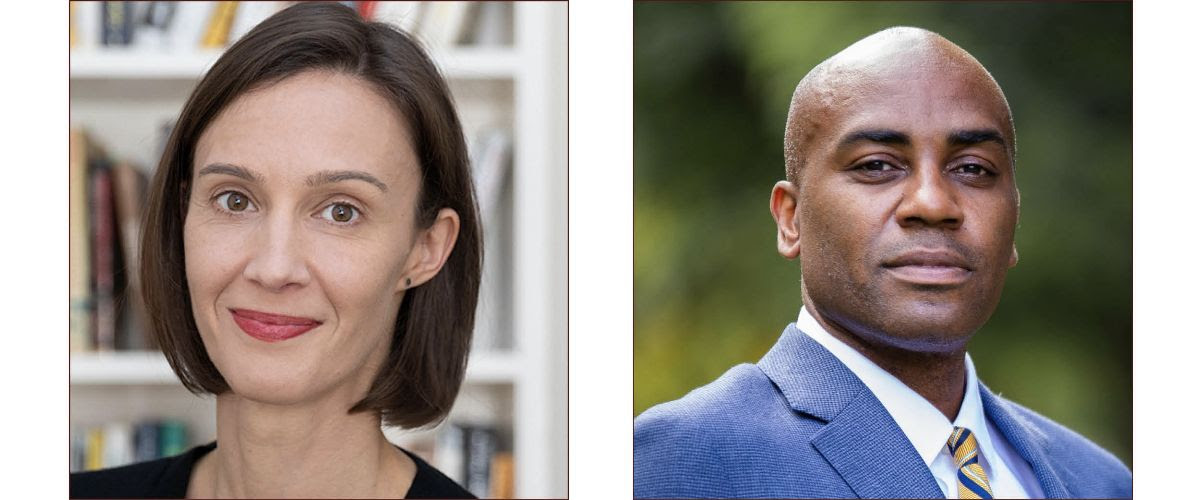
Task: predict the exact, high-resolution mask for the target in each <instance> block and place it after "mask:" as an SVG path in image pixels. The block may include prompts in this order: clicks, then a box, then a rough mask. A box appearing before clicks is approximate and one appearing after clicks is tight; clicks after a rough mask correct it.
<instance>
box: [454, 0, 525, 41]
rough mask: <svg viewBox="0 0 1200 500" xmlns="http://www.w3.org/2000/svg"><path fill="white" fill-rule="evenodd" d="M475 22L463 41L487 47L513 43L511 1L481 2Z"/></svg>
mask: <svg viewBox="0 0 1200 500" xmlns="http://www.w3.org/2000/svg"><path fill="white" fill-rule="evenodd" d="M478 9H479V11H478V12H477V13H476V16H475V19H474V22H473V23H472V24H471V26H470V27H469V29H468V30H467V33H466V35H465V37H464V38H463V39H462V43H463V44H466V45H479V46H485V47H496V46H510V45H512V44H513V30H512V24H513V5H512V3H510V2H483V3H481V4H479V7H478Z"/></svg>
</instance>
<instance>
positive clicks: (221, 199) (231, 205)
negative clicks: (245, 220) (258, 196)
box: [217, 191, 254, 212]
mask: <svg viewBox="0 0 1200 500" xmlns="http://www.w3.org/2000/svg"><path fill="white" fill-rule="evenodd" d="M217 205H218V206H220V207H221V208H222V209H225V210H227V211H229V212H244V211H246V210H248V209H251V208H253V206H254V204H252V203H250V198H248V197H246V195H244V194H242V193H239V192H237V191H226V192H224V193H221V194H219V195H217Z"/></svg>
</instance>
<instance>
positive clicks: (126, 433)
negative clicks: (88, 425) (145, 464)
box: [100, 422, 133, 468]
mask: <svg viewBox="0 0 1200 500" xmlns="http://www.w3.org/2000/svg"><path fill="white" fill-rule="evenodd" d="M103 432H104V440H103V441H104V449H103V450H102V451H101V452H100V456H101V457H102V460H103V467H104V468H109V467H120V466H122V465H126V464H130V463H133V427H132V426H130V425H129V424H128V423H126V422H109V423H108V424H105V425H104V431H103Z"/></svg>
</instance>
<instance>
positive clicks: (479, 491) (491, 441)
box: [463, 426, 497, 498]
mask: <svg viewBox="0 0 1200 500" xmlns="http://www.w3.org/2000/svg"><path fill="white" fill-rule="evenodd" d="M466 438H467V451H466V471H465V476H466V477H465V481H464V484H463V487H465V488H466V489H467V491H470V492H471V493H472V494H474V495H475V496H477V497H479V498H484V497H486V496H488V493H489V492H490V491H489V490H490V481H491V472H492V456H493V455H495V454H496V449H497V445H496V431H495V430H494V429H492V428H490V427H480V426H472V427H467V429H466Z"/></svg>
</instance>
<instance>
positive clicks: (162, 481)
mask: <svg viewBox="0 0 1200 500" xmlns="http://www.w3.org/2000/svg"><path fill="white" fill-rule="evenodd" d="M215 447H216V444H215V443H211V444H208V445H205V446H197V447H195V448H192V449H191V450H189V451H188V452H186V453H183V454H181V455H176V456H173V457H167V458H160V459H158V460H150V461H147V462H139V463H136V464H131V465H126V466H123V467H113V468H111V469H102V470H97V471H88V472H76V473H73V474H71V486H70V488H71V491H70V495H71V498H183V497H184V496H186V495H187V486H188V480H189V479H191V477H192V466H193V465H194V464H195V462H196V459H197V458H199V457H200V456H203V455H204V454H205V453H208V452H209V451H212V449H213V448H215Z"/></svg>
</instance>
